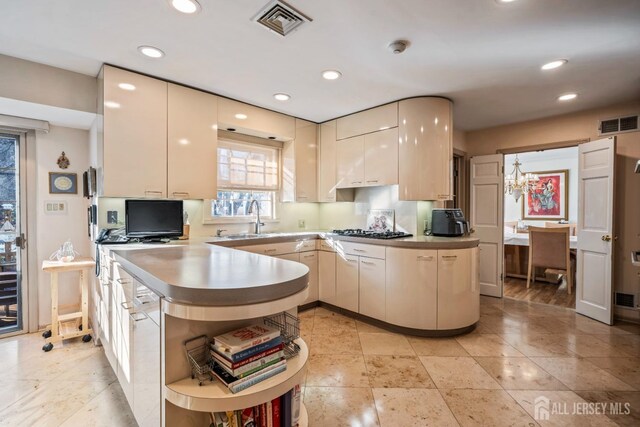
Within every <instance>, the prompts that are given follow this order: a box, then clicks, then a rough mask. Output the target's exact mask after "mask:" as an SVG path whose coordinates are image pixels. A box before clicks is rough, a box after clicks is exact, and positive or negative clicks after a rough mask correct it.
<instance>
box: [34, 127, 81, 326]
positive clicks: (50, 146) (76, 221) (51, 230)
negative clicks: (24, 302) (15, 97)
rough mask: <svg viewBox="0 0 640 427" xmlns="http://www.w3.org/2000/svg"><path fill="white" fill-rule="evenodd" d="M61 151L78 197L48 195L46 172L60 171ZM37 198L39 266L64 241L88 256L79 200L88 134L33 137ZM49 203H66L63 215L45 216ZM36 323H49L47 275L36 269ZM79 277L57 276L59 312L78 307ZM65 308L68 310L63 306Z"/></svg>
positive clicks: (54, 131)
mask: <svg viewBox="0 0 640 427" xmlns="http://www.w3.org/2000/svg"><path fill="white" fill-rule="evenodd" d="M62 151H64V152H65V153H66V155H67V157H68V158H69V160H70V161H71V165H70V166H69V168H68V169H66V170H64V172H74V173H77V174H78V194H64V195H59V194H49V172H55V171H62V170H61V169H59V168H58V165H57V164H56V161H57V159H58V156H60V153H61V152H62ZM36 163H37V196H36V206H35V209H36V227H37V229H36V239H35V242H36V246H37V247H36V251H37V258H38V266H40V265H41V264H42V261H43V260H45V259H49V256H50V255H51V253H52V252H54V251H56V250H57V249H58V248H59V247H60V245H61V244H62V243H63V242H64V241H65V240H67V239H70V240H71V242H72V243H73V246H74V248H75V250H77V251H78V252H80V254H81V255H84V256H89V255H91V254H89V241H88V238H87V207H88V202H87V199H84V198H83V197H82V172H83V171H84V170H86V169H87V168H88V167H89V132H88V131H86V130H80V129H71V128H64V127H57V126H52V127H51V129H50V132H49V133H40V132H39V133H37V135H36ZM48 200H55V201H65V202H67V206H68V211H67V213H66V214H65V215H47V214H45V211H44V204H45V202H46V201H48ZM31 277H37V280H38V309H39V310H38V311H39V317H38V323H39V324H40V326H45V325H46V324H48V323H49V322H50V321H51V288H50V280H49V274H48V273H44V272H43V271H42V270H38V272H37V273H36V274H35V275H32V276H31ZM77 277H78V276H77V275H76V273H64V274H61V275H60V284H59V286H60V290H59V294H60V305H61V306H63V307H62V312H64V309H65V308H67V311H74V310H73V307H72V305H74V304H79V302H80V293H79V291H78V278H77ZM64 306H67V307H64Z"/></svg>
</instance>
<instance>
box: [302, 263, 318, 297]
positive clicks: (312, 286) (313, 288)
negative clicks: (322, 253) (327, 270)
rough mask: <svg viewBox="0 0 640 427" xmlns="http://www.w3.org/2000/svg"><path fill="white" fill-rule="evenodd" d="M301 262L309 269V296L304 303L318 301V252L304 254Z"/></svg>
mask: <svg viewBox="0 0 640 427" xmlns="http://www.w3.org/2000/svg"><path fill="white" fill-rule="evenodd" d="M300 262H301V263H302V264H304V265H306V266H307V267H308V268H309V296H307V299H306V300H305V301H304V303H305V304H307V303H310V302H314V301H318V294H319V289H318V251H310V252H302V253H301V254H300Z"/></svg>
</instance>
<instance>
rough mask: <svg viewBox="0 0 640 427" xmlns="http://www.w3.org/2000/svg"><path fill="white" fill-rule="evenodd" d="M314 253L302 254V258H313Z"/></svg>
mask: <svg viewBox="0 0 640 427" xmlns="http://www.w3.org/2000/svg"><path fill="white" fill-rule="evenodd" d="M314 256H315V255H304V256H303V257H302V258H313V257H314Z"/></svg>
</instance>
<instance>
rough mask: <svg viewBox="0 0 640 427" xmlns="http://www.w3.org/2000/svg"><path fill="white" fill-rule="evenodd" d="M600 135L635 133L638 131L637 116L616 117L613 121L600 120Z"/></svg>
mask: <svg viewBox="0 0 640 427" xmlns="http://www.w3.org/2000/svg"><path fill="white" fill-rule="evenodd" d="M598 129H599V130H600V135H610V134H613V133H624V132H635V131H637V130H638V116H626V117H616V118H615V119H607V120H600V127H599V128H598Z"/></svg>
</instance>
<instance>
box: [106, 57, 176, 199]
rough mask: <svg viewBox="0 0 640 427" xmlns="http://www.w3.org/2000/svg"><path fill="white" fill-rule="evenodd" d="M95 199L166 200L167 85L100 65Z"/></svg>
mask: <svg viewBox="0 0 640 427" xmlns="http://www.w3.org/2000/svg"><path fill="white" fill-rule="evenodd" d="M99 81H100V84H102V85H103V91H101V93H100V97H101V101H102V102H101V103H100V105H99V110H101V111H102V112H103V120H104V122H103V133H102V140H101V143H99V147H98V159H99V160H98V163H99V165H98V169H99V170H98V172H99V175H98V187H97V189H98V195H100V196H103V197H156V198H160V197H166V196H167V83H166V82H164V81H161V80H157V79H154V78H151V77H147V76H143V75H140V74H136V73H132V72H130V71H125V70H121V69H119V68H115V67H110V66H105V67H104V68H103V71H102V73H101V76H100V78H99Z"/></svg>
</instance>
